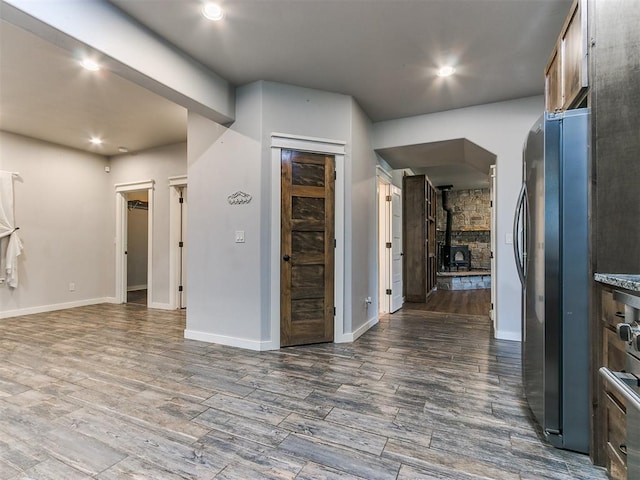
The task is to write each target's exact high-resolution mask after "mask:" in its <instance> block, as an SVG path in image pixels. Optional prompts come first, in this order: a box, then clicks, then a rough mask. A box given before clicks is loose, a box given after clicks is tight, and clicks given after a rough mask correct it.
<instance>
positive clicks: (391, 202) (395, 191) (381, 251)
mask: <svg viewBox="0 0 640 480" xmlns="http://www.w3.org/2000/svg"><path fill="white" fill-rule="evenodd" d="M402 262H403V253H402V190H401V189H400V188H398V187H396V186H395V185H392V184H391V183H390V179H388V178H386V176H384V175H380V174H379V175H378V287H379V290H378V298H379V306H378V311H379V312H380V313H393V312H396V311H398V310H399V309H400V308H402V305H403V304H404V291H403V265H402Z"/></svg>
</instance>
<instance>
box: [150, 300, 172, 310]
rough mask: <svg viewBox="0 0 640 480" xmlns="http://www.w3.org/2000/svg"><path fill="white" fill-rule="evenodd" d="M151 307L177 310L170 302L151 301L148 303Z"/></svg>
mask: <svg viewBox="0 0 640 480" xmlns="http://www.w3.org/2000/svg"><path fill="white" fill-rule="evenodd" d="M148 307H149V308H157V309H159V310H177V309H176V308H173V307H172V306H171V304H169V303H159V302H151V303H149V305H148Z"/></svg>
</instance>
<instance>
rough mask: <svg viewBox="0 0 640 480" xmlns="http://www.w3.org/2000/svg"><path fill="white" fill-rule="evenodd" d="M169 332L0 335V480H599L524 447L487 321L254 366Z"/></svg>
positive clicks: (311, 350)
mask: <svg viewBox="0 0 640 480" xmlns="http://www.w3.org/2000/svg"><path fill="white" fill-rule="evenodd" d="M184 325H185V318H184V312H174V311H163V310H151V309H149V310H148V309H146V308H142V307H139V306H135V305H111V304H104V305H96V306H90V307H81V308H76V309H71V310H62V311H58V312H52V313H45V314H37V315H31V316H25V317H16V318H10V319H5V320H3V321H1V322H0V479H7V480H9V479H21V478H38V479H65V480H76V479H87V478H97V479H102V480H111V479H116V478H153V479H170V480H171V479H181V478H203V479H205V478H206V479H210V478H219V479H223V478H224V479H247V478H261V479H264V478H278V479H293V478H296V479H318V478H324V479H358V478H362V479H396V478H397V479H451V480H453V479H455V480H478V479H504V480H511V479H517V480H533V479H536V480H538V479H556V480H569V479H572V480H575V479H584V480H587V479H589V480H594V479H605V478H606V475H605V473H604V471H603V470H600V469H598V468H595V467H592V466H591V465H590V462H589V459H588V458H587V457H586V456H583V455H579V454H575V453H571V452H566V451H561V450H556V449H553V448H551V447H549V446H547V445H546V444H544V443H543V442H541V441H540V440H539V439H538V437H537V436H536V434H535V432H534V430H533V428H532V426H531V423H530V420H529V417H528V414H527V410H526V408H525V404H524V401H523V399H522V396H521V395H522V389H521V382H520V366H519V362H520V354H519V352H520V345H519V344H518V343H515V342H506V341H496V340H493V339H492V338H491V336H490V328H491V327H490V322H489V320H488V317H486V316H483V317H480V316H472V315H459V314H446V313H434V312H425V311H420V310H411V309H405V310H403V311H401V312H398V313H396V314H394V315H388V316H385V317H383V318H382V319H381V321H380V323H379V325H377V326H376V327H374V328H372V329H371V330H370V331H369V332H367V333H366V334H365V335H363V336H362V337H361V338H360V339H359V340H358V341H356V342H355V343H353V344H324V345H315V346H307V347H294V348H287V349H282V350H280V351H273V352H261V353H260V352H253V351H246V350H239V349H234V348H231V347H224V346H218V345H210V344H205V343H201V342H196V341H190V340H184V339H183V337H182V335H183V329H184ZM134 474H137V475H139V476H138V477H134Z"/></svg>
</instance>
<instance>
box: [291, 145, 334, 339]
mask: <svg viewBox="0 0 640 480" xmlns="http://www.w3.org/2000/svg"><path fill="white" fill-rule="evenodd" d="M281 160H282V226H281V255H282V258H281V261H280V263H281V268H280V272H281V273H280V289H281V292H280V312H281V320H280V345H281V346H283V347H285V346H291V345H303V344H308V343H321V342H331V341H333V323H334V321H333V319H334V300H333V286H334V248H335V245H334V242H335V240H334V184H335V158H334V157H333V156H330V155H322V154H318V153H306V152H297V151H293V150H283V151H282V157H281Z"/></svg>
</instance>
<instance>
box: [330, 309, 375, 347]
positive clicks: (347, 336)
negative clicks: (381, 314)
mask: <svg viewBox="0 0 640 480" xmlns="http://www.w3.org/2000/svg"><path fill="white" fill-rule="evenodd" d="M377 323H378V316H377V315H376V316H374V317H371V318H370V319H369V320H367V321H366V322H365V323H364V324H363V325H361V326H360V327H358V328H357V329H356V331H355V332H351V333H343V334H342V335H339V336H336V339H335V343H351V342H355V341H356V340H357V339H358V338H360V337H361V336H362V335H363V334H364V333H366V332H367V330H369V329H370V328H371V327H373V326H374V325H376V324H377Z"/></svg>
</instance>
